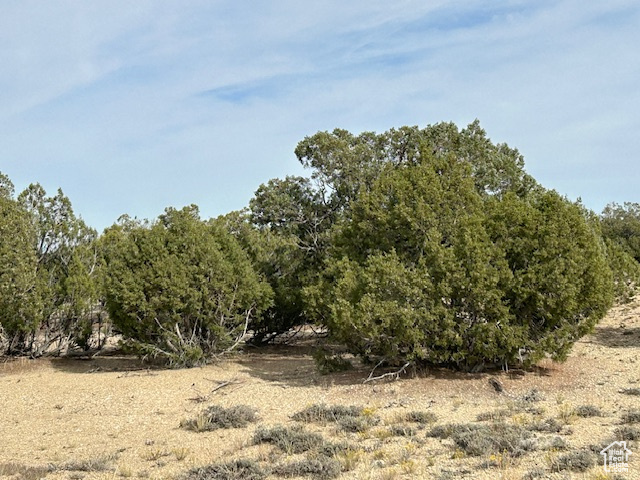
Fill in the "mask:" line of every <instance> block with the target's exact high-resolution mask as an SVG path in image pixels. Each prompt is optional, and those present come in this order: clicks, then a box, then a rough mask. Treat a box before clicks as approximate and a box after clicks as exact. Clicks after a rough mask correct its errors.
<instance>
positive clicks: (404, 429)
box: [389, 425, 418, 437]
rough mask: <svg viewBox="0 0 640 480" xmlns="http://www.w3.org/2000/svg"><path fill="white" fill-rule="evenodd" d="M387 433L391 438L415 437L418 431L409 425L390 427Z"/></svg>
mask: <svg viewBox="0 0 640 480" xmlns="http://www.w3.org/2000/svg"><path fill="white" fill-rule="evenodd" d="M389 432H391V436H393V437H415V436H416V435H417V434H418V430H416V429H415V428H414V427H411V426H409V425H392V426H391V427H389Z"/></svg>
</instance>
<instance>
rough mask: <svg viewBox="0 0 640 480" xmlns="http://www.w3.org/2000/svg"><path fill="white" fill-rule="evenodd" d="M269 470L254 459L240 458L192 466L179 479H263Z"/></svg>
mask: <svg viewBox="0 0 640 480" xmlns="http://www.w3.org/2000/svg"><path fill="white" fill-rule="evenodd" d="M267 475H269V472H268V471H266V470H265V469H263V468H262V467H261V466H260V464H259V463H257V462H256V461H254V460H248V459H240V460H233V461H231V462H226V463H216V464H213V465H208V466H206V467H200V468H193V469H191V470H189V471H188V472H187V473H186V474H184V475H183V476H182V477H180V480H263V479H264V478H266V477H267Z"/></svg>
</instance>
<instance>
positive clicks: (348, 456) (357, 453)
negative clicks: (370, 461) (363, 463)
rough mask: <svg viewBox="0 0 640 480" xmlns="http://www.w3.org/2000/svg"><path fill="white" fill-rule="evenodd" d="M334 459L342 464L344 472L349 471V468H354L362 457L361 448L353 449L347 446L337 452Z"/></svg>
mask: <svg viewBox="0 0 640 480" xmlns="http://www.w3.org/2000/svg"><path fill="white" fill-rule="evenodd" d="M336 459H337V460H338V461H339V462H340V464H341V465H342V470H343V471H344V472H350V471H351V470H353V469H354V468H356V466H357V465H358V463H359V462H360V460H361V459H362V450H354V449H351V448H349V449H347V450H344V451H342V452H340V453H338V455H336Z"/></svg>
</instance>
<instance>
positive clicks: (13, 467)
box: [0, 462, 55, 480]
mask: <svg viewBox="0 0 640 480" xmlns="http://www.w3.org/2000/svg"><path fill="white" fill-rule="evenodd" d="M54 470H55V467H54V466H53V465H49V466H42V467H33V466H27V465H23V464H21V463H15V462H11V463H0V478H4V477H9V478H17V479H19V480H40V479H41V478H45V477H46V476H47V474H48V473H51V472H53V471H54Z"/></svg>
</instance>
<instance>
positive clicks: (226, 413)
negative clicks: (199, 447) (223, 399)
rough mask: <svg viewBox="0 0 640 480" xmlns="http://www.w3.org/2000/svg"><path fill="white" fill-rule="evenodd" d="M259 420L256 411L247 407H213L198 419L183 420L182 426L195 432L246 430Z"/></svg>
mask: <svg viewBox="0 0 640 480" xmlns="http://www.w3.org/2000/svg"><path fill="white" fill-rule="evenodd" d="M257 420H258V416H257V415H256V409H255V408H253V407H249V406H247V405H235V406H233V407H229V408H224V407H221V406H220V405H211V406H210V407H208V408H207V409H206V410H204V411H203V412H202V413H201V414H200V415H198V416H197V417H196V418H192V419H187V420H182V421H181V422H180V426H181V427H182V428H186V429H187V430H193V431H194V432H208V431H212V430H218V429H220V428H244V427H246V426H247V425H249V423H252V422H255V421H257Z"/></svg>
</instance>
